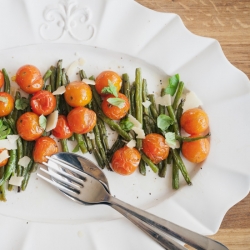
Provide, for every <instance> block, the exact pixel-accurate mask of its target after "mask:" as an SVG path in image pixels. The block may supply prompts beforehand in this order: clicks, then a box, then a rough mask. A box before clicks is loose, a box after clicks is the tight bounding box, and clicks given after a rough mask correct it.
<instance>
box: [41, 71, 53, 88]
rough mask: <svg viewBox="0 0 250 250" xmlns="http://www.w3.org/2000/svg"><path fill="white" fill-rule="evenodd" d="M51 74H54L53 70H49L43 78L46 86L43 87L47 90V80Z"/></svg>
mask: <svg viewBox="0 0 250 250" xmlns="http://www.w3.org/2000/svg"><path fill="white" fill-rule="evenodd" d="M51 74H52V70H51V69H48V70H47V71H46V72H45V74H44V76H43V81H44V86H43V88H45V86H46V82H47V80H48V79H49V78H50V76H51Z"/></svg>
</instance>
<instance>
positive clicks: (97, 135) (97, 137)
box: [93, 126, 111, 170]
mask: <svg viewBox="0 0 250 250" xmlns="http://www.w3.org/2000/svg"><path fill="white" fill-rule="evenodd" d="M93 131H94V134H95V142H96V146H97V148H98V151H99V152H100V155H101V157H102V159H103V162H104V163H105V166H106V167H107V169H109V170H111V168H110V166H109V161H108V159H107V155H106V152H105V150H104V148H103V145H102V142H101V136H100V131H99V128H98V126H95V127H94V129H93Z"/></svg>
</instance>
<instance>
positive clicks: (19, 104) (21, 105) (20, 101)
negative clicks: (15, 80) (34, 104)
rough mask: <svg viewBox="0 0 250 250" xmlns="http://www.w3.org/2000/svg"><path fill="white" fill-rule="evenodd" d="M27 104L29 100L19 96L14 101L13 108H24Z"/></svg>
mask: <svg viewBox="0 0 250 250" xmlns="http://www.w3.org/2000/svg"><path fill="white" fill-rule="evenodd" d="M28 106H29V100H28V99H26V98H20V99H17V100H16V101H15V108H16V109H17V110H25V109H26V108H27V107H28Z"/></svg>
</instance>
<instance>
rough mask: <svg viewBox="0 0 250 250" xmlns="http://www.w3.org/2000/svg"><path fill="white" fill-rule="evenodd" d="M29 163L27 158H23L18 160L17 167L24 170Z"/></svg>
mask: <svg viewBox="0 0 250 250" xmlns="http://www.w3.org/2000/svg"><path fill="white" fill-rule="evenodd" d="M30 161H31V159H30V158H29V157H28V156H24V157H22V158H21V159H19V161H18V165H20V166H22V167H24V168H26V167H27V166H28V165H29V163H30Z"/></svg>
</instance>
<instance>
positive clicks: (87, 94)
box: [64, 81, 92, 107]
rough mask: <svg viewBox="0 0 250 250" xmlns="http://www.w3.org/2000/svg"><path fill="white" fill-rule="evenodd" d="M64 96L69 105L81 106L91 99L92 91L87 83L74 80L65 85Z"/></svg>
mask: <svg viewBox="0 0 250 250" xmlns="http://www.w3.org/2000/svg"><path fill="white" fill-rule="evenodd" d="M64 97H65V100H66V102H67V103H68V104H69V105H70V106H71V107H82V106H85V105H87V104H88V103H89V102H90V101H91V99H92V91H91V88H90V87H89V85H88V84H86V83H84V82H78V81H75V82H71V83H69V84H68V85H67V86H66V91H65V93H64Z"/></svg>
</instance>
